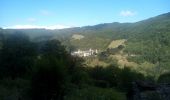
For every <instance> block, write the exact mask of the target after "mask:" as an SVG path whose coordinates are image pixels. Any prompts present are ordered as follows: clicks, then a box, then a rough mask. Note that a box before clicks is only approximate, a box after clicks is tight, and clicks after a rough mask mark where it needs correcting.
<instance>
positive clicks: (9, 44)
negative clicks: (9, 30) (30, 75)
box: [0, 32, 36, 78]
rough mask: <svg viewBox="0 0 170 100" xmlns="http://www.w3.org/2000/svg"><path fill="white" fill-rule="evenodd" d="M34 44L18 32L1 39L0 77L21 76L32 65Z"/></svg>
mask: <svg viewBox="0 0 170 100" xmlns="http://www.w3.org/2000/svg"><path fill="white" fill-rule="evenodd" d="M35 54H36V53H35V45H34V44H33V43H31V42H30V41H29V38H28V37H27V36H26V35H24V34H22V33H20V32H18V33H14V34H11V35H7V36H6V38H5V39H4V40H3V47H2V49H1V57H0V65H1V66H0V70H1V72H0V77H1V78H3V77H12V78H15V77H18V76H19V77H21V76H23V75H24V73H25V72H26V71H27V70H29V68H30V67H31V66H32V65H33V63H34V62H33V61H34V57H35Z"/></svg>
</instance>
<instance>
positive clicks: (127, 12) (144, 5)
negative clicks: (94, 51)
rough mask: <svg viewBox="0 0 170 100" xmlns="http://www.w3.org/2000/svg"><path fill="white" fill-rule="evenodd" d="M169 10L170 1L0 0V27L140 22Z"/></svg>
mask: <svg viewBox="0 0 170 100" xmlns="http://www.w3.org/2000/svg"><path fill="white" fill-rule="evenodd" d="M167 12H170V0H0V27H2V28H47V29H62V28H68V27H81V26H87V25H96V24H101V23H111V22H121V23H124V22H137V21H140V20H144V19H147V18H150V17H154V16H157V15H160V14H163V13H167Z"/></svg>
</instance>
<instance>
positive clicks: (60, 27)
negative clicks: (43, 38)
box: [4, 25, 71, 30]
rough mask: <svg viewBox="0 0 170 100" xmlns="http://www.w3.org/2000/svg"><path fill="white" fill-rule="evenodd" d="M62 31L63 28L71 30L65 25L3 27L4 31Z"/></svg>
mask: <svg viewBox="0 0 170 100" xmlns="http://www.w3.org/2000/svg"><path fill="white" fill-rule="evenodd" d="M35 28H36V29H40V28H44V29H51V30H54V29H64V28H71V26H66V25H52V26H38V25H14V26H9V27H4V29H35Z"/></svg>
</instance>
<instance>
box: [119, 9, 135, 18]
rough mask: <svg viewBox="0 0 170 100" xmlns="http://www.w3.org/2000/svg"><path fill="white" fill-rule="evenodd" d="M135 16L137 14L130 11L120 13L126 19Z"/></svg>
mask: <svg viewBox="0 0 170 100" xmlns="http://www.w3.org/2000/svg"><path fill="white" fill-rule="evenodd" d="M135 14H136V13H135V12H133V11H129V10H124V11H121V12H120V15H121V16H125V17H128V16H134V15H135Z"/></svg>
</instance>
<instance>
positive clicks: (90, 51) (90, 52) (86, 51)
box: [71, 48, 98, 57]
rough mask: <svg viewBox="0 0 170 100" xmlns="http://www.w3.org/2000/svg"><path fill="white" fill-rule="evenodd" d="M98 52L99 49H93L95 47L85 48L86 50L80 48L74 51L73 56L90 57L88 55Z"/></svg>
mask: <svg viewBox="0 0 170 100" xmlns="http://www.w3.org/2000/svg"><path fill="white" fill-rule="evenodd" d="M97 53H98V50H97V49H96V50H93V49H91V48H90V49H89V50H85V51H82V50H80V49H79V50H78V51H74V52H72V53H71V55H73V56H79V57H88V56H91V55H94V54H97Z"/></svg>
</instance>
